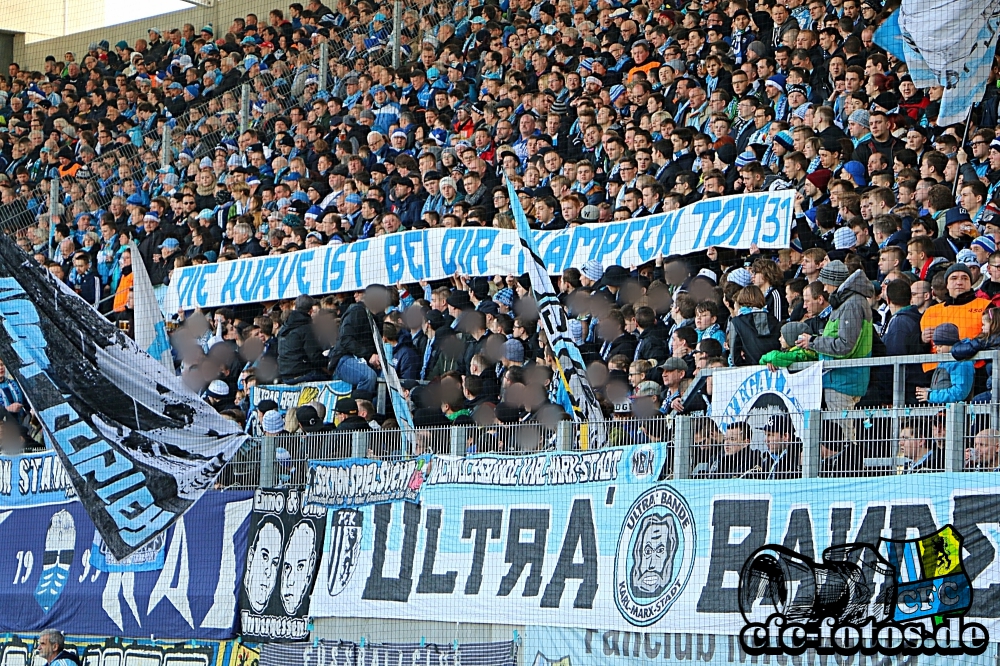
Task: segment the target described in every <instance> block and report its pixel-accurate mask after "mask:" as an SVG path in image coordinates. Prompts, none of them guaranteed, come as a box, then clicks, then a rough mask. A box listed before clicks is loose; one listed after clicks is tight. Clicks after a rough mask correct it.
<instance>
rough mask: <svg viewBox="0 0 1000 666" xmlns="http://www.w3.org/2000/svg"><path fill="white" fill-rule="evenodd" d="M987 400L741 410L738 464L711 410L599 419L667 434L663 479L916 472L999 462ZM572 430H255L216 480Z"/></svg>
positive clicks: (275, 478) (540, 444)
mask: <svg viewBox="0 0 1000 666" xmlns="http://www.w3.org/2000/svg"><path fill="white" fill-rule="evenodd" d="M994 408H995V405H966V404H963V403H955V404H951V405H947V406H946V407H945V408H944V409H941V408H937V407H906V408H884V409H872V410H869V409H860V410H851V411H848V412H843V411H821V410H815V411H807V412H803V413H800V414H794V413H793V414H789V417H790V418H792V419H793V420H796V421H797V420H801V423H802V427H801V428H800V429H799V430H798V435H797V436H794V435H793V436H789V437H786V438H779V439H778V440H777V441H775V440H773V439H772V441H771V442H768V441H767V436H766V435H765V433H764V432H763V430H762V429H761V427H760V426H761V425H762V424H763V423H764V422H766V421H767V417H768V413H763V412H762V413H759V414H752V415H750V416H749V417H748V419H747V420H748V421H749V425H750V426H751V432H752V436H751V439H750V441H749V442H742V443H741V445H742V446H744V447H746V448H748V449H749V451H750V452H752V455H751V456H750V457H751V458H752V459H753V460H754V461H756V462H755V463H753V464H750V465H749V466H746V467H745V468H738V469H736V468H732V467H731V466H727V464H726V462H725V460H724V459H723V458H722V456H724V455H725V454H727V453H728V449H727V447H729V446H731V443H730V442H728V441H726V440H725V439H724V437H723V432H722V430H721V429H720V427H719V422H718V419H715V418H712V417H709V416H683V415H681V416H676V417H673V418H671V419H617V420H614V421H609V422H607V423H606V424H605V425H606V426H607V427H608V428H609V430H617V431H619V432H620V433H621V434H623V435H624V436H623V437H620V438H619V439H618V442H619V445H634V444H643V443H649V442H654V441H667V442H669V443H670V445H671V446H670V455H671V460H670V461H669V463H668V466H667V467H666V468H665V469H664V470H663V471H662V472H661V474H662V475H663V477H664V478H667V479H704V480H712V479H732V478H747V479H762V480H780V479H789V478H803V479H809V478H861V477H877V476H887V475H895V474H909V473H917V472H961V471H970V472H971V471H1000V454H998V453H997V447H998V445H1000V432H998V433H997V434H995V435H994V434H993V433H991V432H990V430H991V429H997V428H1000V422H998V421H997V418H996V414H995V409H994ZM901 423H903V424H919V425H918V426H913V427H916V428H917V430H918V431H919V432H918V433H916V434H917V435H918V437H917V438H918V439H920V440H922V441H923V442H924V449H923V450H925V451H926V453H927V454H930V455H926V456H913V457H910V455H907V453H908V448H907V447H908V446H909V443H910V442H909V440H906V441H904V440H903V439H901V438H900V429H901V428H900V424H901ZM848 427H850V428H851V429H852V430H853V432H854V435H853V436H851V437H848V436H846V435H845V434H844V433H845V432H846V431H847V429H848ZM908 427H909V426H908ZM575 430H576V428H575V426H574V424H573V423H571V422H569V421H564V422H561V423H559V424H557V425H556V426H555V427H549V426H543V425H540V424H537V423H526V424H503V425H490V426H471V425H469V426H453V427H450V428H425V429H419V430H418V438H419V442H420V443H419V447H418V450H416V451H412V452H406V453H404V450H405V448H404V446H403V436H402V433H401V432H400V431H399V430H373V431H370V432H362V431H357V432H350V433H327V434H309V435H307V434H285V435H280V436H276V437H258V438H255V439H254V441H253V442H252V445H251V447H249V448H248V450H246V451H244V452H242V453H240V454H239V455H238V456H237V457H236V458H235V459H234V460H233V461H232V462H231V463H229V465H227V467H226V468H225V469H224V470H223V472H222V475H221V476H220V480H219V487H220V488H255V487H258V486H262V487H269V486H275V485H288V484H291V485H301V484H304V483H306V480H307V472H308V461H309V460H335V459H344V458H378V459H383V460H385V459H398V458H400V457H406V456H409V455H414V454H417V453H434V454H437V455H449V456H465V455H473V454H484V453H489V454H493V455H511V456H514V455H526V454H532V453H538V452H541V451H546V450H564V451H571V450H574V449H576V442H577V441H578V440H577V439H576V437H575V435H576V432H575ZM984 432H985V433H986V434H983V433H984ZM909 434H911V435H912V434H913V433H909ZM977 438H980V439H982V438H987V439H988V440H989V442H991V445H992V449H989V448H988V447H987V448H986V450H991V451H993V453H992V454H991V455H993V456H994V457H993V458H984V457H983V456H982V455H981V454H971V452H972V451H976V450H977V448H976V445H977V444H979V441H977ZM776 445H777V446H776ZM733 448H734V449H736V445H733ZM736 450H737V451H738V450H739V449H736ZM978 450H983V449H982V448H980V449H978ZM782 453H783V454H784V455H788V456H792V457H793V459H792V460H791V462H790V463H788V464H785V465H781V466H780V467H775V463H774V461H775V458H776V457H779V456H780V454H782ZM911 455H912V454H911ZM917 457H921V458H923V457H926V460H918V459H915V458H917Z"/></svg>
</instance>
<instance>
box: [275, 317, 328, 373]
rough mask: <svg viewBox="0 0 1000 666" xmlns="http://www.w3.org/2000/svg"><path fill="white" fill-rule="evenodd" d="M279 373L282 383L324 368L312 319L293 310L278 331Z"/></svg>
mask: <svg viewBox="0 0 1000 666" xmlns="http://www.w3.org/2000/svg"><path fill="white" fill-rule="evenodd" d="M276 337H277V338H278V373H279V374H280V375H281V380H282V381H285V382H287V381H290V380H294V379H296V378H298V377H302V376H303V375H306V374H309V372H311V371H313V370H319V369H320V368H322V367H323V356H322V355H321V352H322V351H323V350H322V349H320V346H319V342H317V341H316V334H315V333H314V332H313V327H312V317H310V316H309V315H308V314H306V313H305V312H299V311H298V310H293V311H292V312H291V314H289V315H288V319H287V320H286V321H285V323H284V325H282V327H281V329H280V330H279V331H278V335H277V336H276Z"/></svg>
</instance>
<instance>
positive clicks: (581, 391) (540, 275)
mask: <svg viewBox="0 0 1000 666" xmlns="http://www.w3.org/2000/svg"><path fill="white" fill-rule="evenodd" d="M507 195H508V196H509V197H510V205H511V212H513V214H514V222H515V223H516V224H517V233H518V236H520V238H521V248H522V252H524V254H525V257H524V264H525V267H526V269H527V271H528V276H529V277H530V278H531V291H532V293H533V294H534V296H535V302H536V303H537V304H538V318H539V319H540V323H541V325H542V328H543V329H544V330H545V337H546V338H547V339H548V341H549V346H550V347H552V353H553V354H554V355H555V358H556V362H557V363H558V364H559V375H560V376H559V378H558V380H559V381H560V382H561V383H562V385H563V387H564V388H565V389H566V393H567V394H568V395H569V400H570V402H571V403H572V412H573V413H572V416H573V420H574V421H577V422H580V423H582V424H583V427H582V428H581V435H580V447H581V448H584V449H585V448H588V447H589V448H593V449H599V448H601V447H602V446H604V445H606V444H607V439H608V432H607V428H606V427H605V425H604V415H603V413H602V412H601V405H600V403H598V402H597V395H596V394H595V393H594V389H593V388H592V387H591V386H590V381H589V380H588V379H587V366H586V365H585V364H584V362H583V355H582V354H580V349H579V348H578V347H577V346H576V342H574V341H573V337H572V336H571V335H570V332H569V321H568V319H567V317H566V310H564V309H563V306H562V303H560V302H559V297H558V296H557V295H556V293H555V291H554V290H553V289H552V279H551V278H550V277H549V274H548V272H547V271H546V270H545V262H543V261H542V258H541V257H540V256H539V255H538V248H537V247H536V245H535V241H534V238H532V235H531V227H529V226H528V219H527V217H526V216H525V214H524V208H522V207H521V200H520V199H518V198H517V191H516V190H515V189H514V184H513V183H512V182H511V181H510V179H508V180H507Z"/></svg>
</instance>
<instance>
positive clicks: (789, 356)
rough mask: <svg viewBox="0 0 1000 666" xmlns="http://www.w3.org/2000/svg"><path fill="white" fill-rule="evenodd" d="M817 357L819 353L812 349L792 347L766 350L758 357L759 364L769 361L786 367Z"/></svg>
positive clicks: (779, 366)
mask: <svg viewBox="0 0 1000 666" xmlns="http://www.w3.org/2000/svg"><path fill="white" fill-rule="evenodd" d="M817 358H819V355H818V354H817V353H816V352H815V351H813V350H812V349H802V348H800V347H792V348H791V349H785V350H775V351H772V352H767V353H766V354H764V355H763V356H761V357H760V364H761V365H767V364H768V363H770V364H771V365H774V366H776V367H778V368H787V367H788V366H790V365H791V364H792V363H802V362H804V361H815V360H816V359H817Z"/></svg>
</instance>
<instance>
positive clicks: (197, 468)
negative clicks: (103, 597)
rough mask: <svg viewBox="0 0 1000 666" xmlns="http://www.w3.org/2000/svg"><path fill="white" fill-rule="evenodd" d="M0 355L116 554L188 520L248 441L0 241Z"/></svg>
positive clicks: (120, 334) (7, 241) (120, 556)
mask: <svg viewBox="0 0 1000 666" xmlns="http://www.w3.org/2000/svg"><path fill="white" fill-rule="evenodd" d="M0 358H2V359H3V360H4V362H5V363H6V365H7V368H8V371H10V372H12V373H13V375H14V377H15V378H16V379H17V382H18V383H19V384H20V386H21V388H22V389H23V391H24V394H25V396H26V398H27V400H28V402H29V403H30V405H31V407H32V409H34V411H35V413H36V414H37V415H38V417H39V420H40V421H41V424H42V427H43V428H44V429H45V432H46V435H47V436H48V438H47V439H48V441H50V442H52V443H54V446H55V449H56V451H57V452H58V454H59V457H60V458H61V459H62V462H63V465H64V466H65V468H66V471H67V473H68V474H69V476H70V479H71V480H72V483H73V486H74V488H75V489H76V492H77V494H78V495H79V496H80V501H81V502H82V503H83V505H84V507H85V508H86V510H87V513H88V514H89V515H90V518H91V519H92V520H93V522H94V525H95V526H96V527H97V530H98V532H100V534H101V537H102V538H103V539H104V541H105V543H106V544H107V546H108V548H109V549H110V551H111V553H112V554H113V555H114V556H115V557H116V558H118V559H123V558H125V557H128V555H129V554H131V553H132V552H134V551H135V550H136V549H138V548H139V547H140V546H142V545H143V544H145V543H146V542H148V541H150V540H151V539H153V538H154V537H156V535H157V534H160V533H161V532H163V531H164V530H165V529H167V527H169V526H170V525H171V524H173V522H174V521H175V520H177V519H178V518H179V517H180V516H181V515H183V514H184V512H185V511H187V510H188V509H189V508H190V507H191V506H192V505H193V504H194V503H195V501H197V500H198V498H199V497H201V495H202V493H204V492H205V490H206V489H208V488H210V487H211V486H212V483H213V482H214V481H215V477H216V476H217V475H218V473H219V471H220V470H221V469H222V467H223V465H225V464H226V462H227V461H228V460H229V459H230V458H231V457H232V456H233V455H234V454H235V453H236V452H237V451H238V450H239V449H240V447H241V446H242V445H243V443H244V441H245V439H246V435H244V434H243V433H242V432H241V431H240V428H239V425H238V424H237V423H235V422H234V421H230V420H228V419H225V418H223V417H222V416H220V415H219V414H218V413H216V412H215V410H213V409H212V408H211V407H210V406H209V405H208V404H206V403H205V402H204V401H203V400H202V399H201V398H199V397H198V396H197V395H195V394H194V393H193V392H192V391H191V390H190V389H188V388H186V387H185V386H184V385H183V384H182V383H181V381H180V379H179V378H177V377H175V376H173V374H172V373H169V372H168V371H167V369H166V368H164V367H163V366H162V365H161V364H160V363H159V362H158V361H156V360H155V359H154V358H153V357H151V356H150V355H149V354H148V353H146V351H144V350H142V349H139V347H137V346H136V344H135V342H134V341H133V340H132V339H131V338H129V337H128V336H126V335H125V333H123V332H122V331H120V330H118V328H117V327H115V326H114V325H113V324H111V323H110V322H109V321H108V320H107V319H105V318H104V317H102V316H101V315H100V314H99V313H98V312H97V311H96V310H94V309H93V308H92V307H91V306H90V305H88V304H87V303H86V302H84V301H83V299H81V298H80V297H79V296H77V295H76V294H75V293H73V292H72V291H71V290H70V289H69V287H67V286H66V285H65V284H64V283H62V282H60V281H58V280H56V279H55V278H54V277H53V276H52V275H51V274H50V273H49V272H48V271H46V270H45V269H43V268H41V267H40V266H38V264H36V263H35V262H34V261H33V260H31V259H30V258H29V257H28V256H27V255H26V254H25V253H24V252H22V251H21V249H20V248H18V247H17V246H16V245H15V244H14V241H13V240H12V239H11V238H10V237H8V236H6V235H3V234H0Z"/></svg>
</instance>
